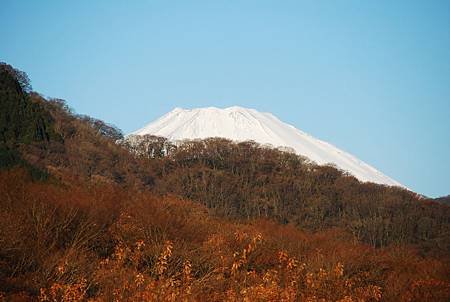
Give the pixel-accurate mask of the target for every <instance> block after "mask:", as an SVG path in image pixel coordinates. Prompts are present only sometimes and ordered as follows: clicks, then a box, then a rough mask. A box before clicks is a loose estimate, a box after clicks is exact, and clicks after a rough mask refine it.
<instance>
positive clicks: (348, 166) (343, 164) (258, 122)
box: [131, 106, 402, 186]
mask: <svg viewBox="0 0 450 302" xmlns="http://www.w3.org/2000/svg"><path fill="white" fill-rule="evenodd" d="M146 134H151V135H156V136H162V137H166V138H167V139H169V140H171V141H180V140H189V139H204V138H209V137H222V138H227V139H230V140H233V141H248V140H253V141H255V142H257V143H260V144H266V145H267V144H269V145H271V146H273V147H282V148H286V147H287V148H289V149H292V150H293V151H294V152H295V153H297V154H299V155H302V156H305V157H307V158H309V159H310V160H312V161H314V162H316V163H317V164H334V165H336V166H337V167H338V168H340V169H342V170H344V171H347V172H349V173H351V174H352V175H353V176H355V177H356V178H358V179H359V180H361V181H368V182H374V183H378V184H386V185H391V186H402V185H401V184H400V183H398V182H397V181H395V180H393V179H391V178H390V177H388V176H386V175H384V174H383V173H381V172H380V171H378V170H376V169H375V168H373V167H371V166H370V165H368V164H366V163H364V162H363V161H361V160H359V159H358V158H356V157H355V156H353V155H351V154H349V153H347V152H344V151H342V150H340V149H338V148H336V147H335V146H333V145H331V144H329V143H327V142H324V141H321V140H319V139H317V138H314V137H312V136H311V135H309V134H306V133H305V132H303V131H301V130H299V129H297V128H295V127H294V126H292V125H289V124H286V123H284V122H282V121H280V120H279V119H278V118H276V117H275V116H274V115H272V114H271V113H263V112H258V111H257V110H254V109H248V108H242V107H238V106H234V107H229V108H225V109H220V108H215V107H207V108H198V109H182V108H175V109H174V110H172V111H171V112H169V113H167V114H165V115H163V116H162V117H160V118H159V119H157V120H156V121H154V122H151V123H150V124H148V125H146V126H145V127H143V128H141V129H139V130H137V131H135V132H133V133H131V135H146Z"/></svg>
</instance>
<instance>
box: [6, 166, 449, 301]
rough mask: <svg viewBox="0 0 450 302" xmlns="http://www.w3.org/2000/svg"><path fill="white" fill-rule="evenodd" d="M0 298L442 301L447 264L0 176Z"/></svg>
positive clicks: (107, 192) (103, 190)
mask: <svg viewBox="0 0 450 302" xmlns="http://www.w3.org/2000/svg"><path fill="white" fill-rule="evenodd" d="M0 195H1V196H3V198H2V199H1V203H0V207H1V216H2V217H1V219H0V238H1V239H0V240H1V244H0V268H1V269H0V272H1V275H0V278H1V279H0V280H2V282H0V284H1V288H0V290H1V291H2V295H3V297H8V298H11V299H12V298H13V297H15V298H19V297H22V298H24V299H31V298H33V297H34V299H39V300H41V301H84V300H88V299H90V300H92V301H112V300H116V301H124V300H128V301H143V300H149V301H152V300H155V301H180V300H185V301H379V300H383V301H446V300H447V299H448V298H450V296H449V290H450V287H449V286H450V283H449V280H448V274H447V273H448V270H449V263H448V261H447V260H444V259H441V260H436V259H427V258H423V257H422V256H420V255H418V254H417V253H416V252H415V251H414V249H409V248H407V247H400V246H391V247H388V248H379V249H376V248H373V247H370V246H368V245H364V244H361V243H359V242H358V241H356V240H353V239H352V236H351V235H349V234H347V233H346V232H344V231H343V230H340V229H336V228H334V229H328V230H325V231H320V232H315V233H309V232H305V231H301V230H299V229H298V228H296V227H293V226H292V225H280V224H277V223H275V222H271V221H268V220H264V219H263V220H253V221H248V222H246V223H237V222H232V221H227V220H223V219H220V218H217V217H213V216H210V215H209V214H208V210H207V208H205V207H203V206H201V205H198V204H196V203H192V202H190V201H186V200H182V199H179V198H176V197H174V196H166V197H159V196H156V195H154V194H151V193H146V192H138V191H133V190H128V191H126V190H124V189H122V188H120V187H118V186H117V185H113V184H108V183H104V182H102V183H98V182H90V183H79V182H76V181H74V180H72V182H71V184H64V185H62V184H59V185H58V184H50V183H39V182H33V181H32V180H31V179H30V178H29V176H28V175H27V174H26V172H24V171H23V170H11V171H8V172H2V173H1V174H0Z"/></svg>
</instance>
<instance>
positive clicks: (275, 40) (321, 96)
mask: <svg viewBox="0 0 450 302" xmlns="http://www.w3.org/2000/svg"><path fill="white" fill-rule="evenodd" d="M1 2H2V3H1V7H0V37H1V38H0V60H1V61H5V62H7V63H10V64H12V65H14V66H15V67H17V68H19V69H22V70H24V71H26V72H27V73H28V74H29V76H30V78H31V79H32V84H33V87H34V89H35V90H36V91H39V92H41V93H43V94H44V95H46V96H50V97H58V98H63V99H66V100H67V101H68V103H69V105H70V106H71V107H73V108H74V109H75V111H76V112H78V113H83V114H89V115H92V116H94V117H97V118H101V119H103V120H105V121H108V122H110V123H113V124H115V125H117V126H118V127H119V128H121V129H123V130H124V131H125V132H130V131H132V130H135V129H137V128H139V127H141V126H143V125H144V124H146V123H148V122H150V121H151V120H153V119H155V118H157V117H158V116H160V115H162V114H164V113H165V112H167V111H169V110H171V109H172V108H173V107H185V108H192V107H200V106H218V107H226V106H230V105H240V106H245V107H251V108H255V109H257V110H261V111H270V112H272V113H274V114H275V115H276V116H278V117H279V118H280V119H281V120H283V121H286V122H289V123H291V124H293V125H295V126H296V127H298V128H300V129H302V130H303V131H306V132H308V133H310V134H312V135H314V136H316V137H318V138H320V139H323V140H326V141H329V142H331V143H333V144H334V145H336V146H338V147H339V148H342V149H344V150H346V151H348V152H350V153H353V154H354V155H356V156H357V157H359V158H361V159H362V160H364V161H366V162H368V163H370V164H372V165H373V166H375V167H377V168H378V169H379V170H381V171H383V172H384V173H385V174H387V175H389V176H391V177H393V178H394V179H396V180H398V181H400V182H401V183H403V184H405V185H406V186H408V187H409V188H411V189H413V190H414V191H416V192H419V193H422V194H426V195H429V196H440V195H446V194H449V193H450V157H449V155H450V1H412V0H409V1H298V0H297V1H276V0H275V1H263V0H255V1H245V0H241V1H231V0H228V1H186V0H184V1H110V0H108V1H19V0H2V1H1ZM63 2H64V3H63Z"/></svg>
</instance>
